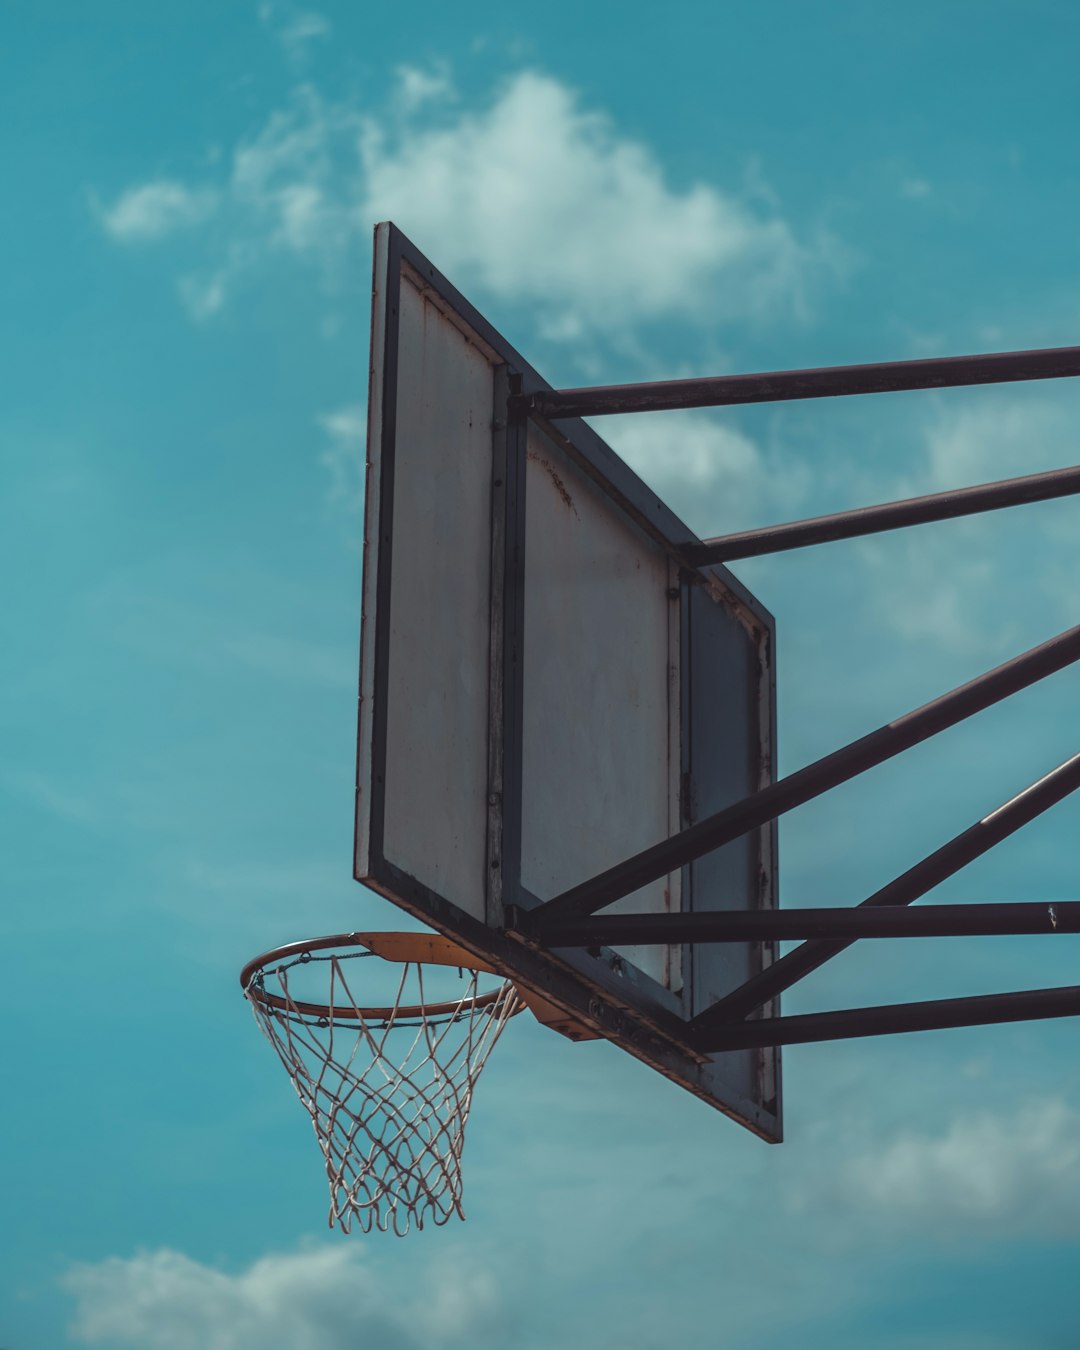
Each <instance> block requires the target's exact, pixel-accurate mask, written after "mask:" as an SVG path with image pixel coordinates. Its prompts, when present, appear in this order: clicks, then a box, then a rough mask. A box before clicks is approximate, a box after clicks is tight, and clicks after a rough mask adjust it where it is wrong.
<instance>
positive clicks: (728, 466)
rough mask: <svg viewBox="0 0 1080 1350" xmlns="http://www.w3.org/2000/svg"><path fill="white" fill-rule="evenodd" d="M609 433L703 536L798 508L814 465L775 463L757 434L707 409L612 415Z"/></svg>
mask: <svg viewBox="0 0 1080 1350" xmlns="http://www.w3.org/2000/svg"><path fill="white" fill-rule="evenodd" d="M601 430H602V432H603V435H604V436H605V438H606V439H607V440H608V441H609V442H610V443H611V445H612V446H613V447H614V448H615V450H617V451H618V453H619V454H620V455H621V456H622V457H623V458H624V459H625V460H626V461H627V463H628V464H630V466H631V467H632V468H633V469H634V470H636V472H637V473H639V474H640V475H641V476H642V478H644V479H645V481H646V482H647V483H648V484H649V486H650V487H652V488H653V489H654V490H655V491H656V492H658V493H659V494H660V496H661V497H663V498H664V500H665V501H667V502H668V503H669V504H670V505H671V506H672V507H673V508H674V509H675V510H676V511H678V512H679V513H680V514H681V515H682V516H683V517H684V518H685V520H686V521H687V523H688V524H689V525H690V526H691V527H692V528H694V529H697V530H698V532H699V533H700V534H703V535H714V534H719V533H721V532H722V531H723V530H726V529H736V528H750V527H751V526H753V525H756V524H761V523H762V521H763V520H765V519H772V518H777V517H781V516H783V515H785V514H790V513H794V512H797V511H798V509H799V507H800V505H801V503H802V500H803V498H804V495H805V492H806V488H807V485H808V480H809V471H808V470H807V469H806V467H805V466H804V465H800V464H798V463H795V464H792V463H787V464H785V465H783V466H782V467H781V466H779V465H777V464H775V463H774V462H773V458H772V456H771V455H769V454H768V453H766V452H765V451H764V450H762V448H761V447H760V446H759V445H758V444H757V443H756V442H755V441H754V440H753V439H751V437H749V436H747V435H745V434H744V433H743V432H741V431H739V430H737V429H736V428H734V427H731V426H727V425H725V424H724V423H723V422H722V421H721V420H720V419H719V418H717V417H714V416H713V415H711V414H710V413H707V412H676V413H668V414H665V415H664V416H663V417H661V418H657V417H623V418H619V417H612V418H605V419H604V425H603V426H602V428H601Z"/></svg>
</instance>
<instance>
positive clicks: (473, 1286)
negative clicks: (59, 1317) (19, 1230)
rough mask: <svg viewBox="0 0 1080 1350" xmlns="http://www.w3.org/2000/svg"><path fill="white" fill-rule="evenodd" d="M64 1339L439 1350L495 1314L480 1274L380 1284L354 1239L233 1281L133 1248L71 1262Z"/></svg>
mask: <svg viewBox="0 0 1080 1350" xmlns="http://www.w3.org/2000/svg"><path fill="white" fill-rule="evenodd" d="M62 1283H63V1286H64V1288H65V1289H66V1290H67V1292H68V1293H69V1294H71V1295H72V1296H73V1297H74V1299H75V1304H76V1310H75V1317H74V1320H73V1321H72V1324H71V1327H70V1332H71V1335H72V1336H73V1337H74V1338H75V1339H76V1340H77V1341H80V1342H82V1343H83V1344H88V1345H108V1346H111V1347H116V1350H120V1347H132V1348H133V1350H134V1348H136V1347H137V1350H262V1347H264V1346H268V1345H273V1346H274V1347H276V1350H309V1348H310V1347H312V1346H315V1345H317V1346H319V1347H320V1350H353V1347H355V1346H356V1345H358V1344H366V1345H378V1346H380V1347H383V1348H384V1350H419V1347H420V1346H429V1347H432V1350H444V1348H445V1350H450V1347H457V1346H466V1345H472V1344H475V1343H476V1342H477V1337H478V1336H481V1335H483V1343H484V1344H495V1343H496V1342H494V1341H492V1340H489V1339H488V1337H487V1335H484V1333H485V1332H487V1331H488V1330H489V1328H490V1325H491V1323H492V1321H493V1320H495V1319H496V1316H497V1312H498V1306H499V1295H498V1291H497V1289H496V1286H495V1281H494V1280H493V1279H492V1278H491V1276H489V1275H488V1274H487V1273H486V1272H485V1270H484V1269H483V1268H477V1267H466V1266H464V1265H463V1264H461V1263H458V1262H453V1261H450V1260H443V1261H442V1262H441V1263H431V1262H428V1263H427V1264H426V1266H425V1267H422V1268H420V1269H415V1270H414V1278H412V1279H410V1281H409V1286H408V1287H407V1288H403V1287H401V1282H400V1281H399V1282H397V1283H388V1282H387V1281H385V1280H383V1279H381V1278H380V1277H379V1275H378V1274H377V1273H376V1271H375V1270H373V1269H372V1268H371V1266H370V1265H369V1262H368V1258H367V1250H366V1248H363V1247H361V1246H359V1245H357V1244H349V1245H344V1244H343V1245H339V1246H334V1247H311V1248H308V1249H304V1250H301V1251H298V1252H291V1253H281V1254H272V1255H269V1256H264V1257H261V1258H260V1259H259V1260H257V1261H255V1262H253V1263H252V1264H251V1265H250V1266H248V1267H247V1268H246V1269H245V1270H241V1271H238V1272H236V1273H235V1274H232V1273H229V1272H226V1271H224V1270H220V1269H217V1268H215V1267H213V1266H208V1265H203V1264H202V1263H200V1262H198V1261H195V1260H192V1259H191V1258H190V1257H188V1256H185V1255H183V1254H182V1253H180V1252H176V1251H169V1250H159V1251H154V1252H141V1253H139V1254H137V1255H135V1256H133V1257H130V1258H126V1259H125V1258H122V1257H113V1258H111V1259H109V1260H106V1261H102V1262H98V1263H96V1264H92V1265H91V1264H87V1265H80V1266H76V1267H75V1268H74V1269H73V1270H71V1271H70V1272H69V1273H68V1274H67V1275H66V1277H65V1278H64V1279H63V1282H62Z"/></svg>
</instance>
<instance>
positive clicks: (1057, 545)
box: [858, 391, 1077, 658]
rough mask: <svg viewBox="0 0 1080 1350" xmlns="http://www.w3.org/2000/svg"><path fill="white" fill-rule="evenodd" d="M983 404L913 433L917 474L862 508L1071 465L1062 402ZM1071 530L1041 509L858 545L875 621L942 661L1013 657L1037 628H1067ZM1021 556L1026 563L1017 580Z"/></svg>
mask: <svg viewBox="0 0 1080 1350" xmlns="http://www.w3.org/2000/svg"><path fill="white" fill-rule="evenodd" d="M980 393H981V394H982V397H981V398H980V399H979V401H978V403H975V404H974V405H969V406H966V407H959V408H956V407H954V408H952V409H945V410H941V411H939V412H938V414H937V415H936V416H934V417H933V419H932V420H931V421H930V422H929V423H928V424H926V425H925V426H924V428H923V429H922V433H921V435H922V446H921V450H920V453H919V455H918V459H917V468H915V469H914V470H913V471H908V472H907V473H905V475H904V476H903V477H902V478H893V479H892V481H891V482H889V483H887V484H882V483H881V482H880V481H878V482H877V483H876V485H875V486H874V488H873V489H872V490H871V489H870V488H869V486H868V488H867V490H866V493H865V495H866V499H867V500H871V499H872V500H878V501H883V500H887V499H889V498H902V497H912V496H919V495H922V494H924V493H929V492H940V491H943V490H946V489H951V488H958V487H970V486H973V485H975V484H977V483H987V482H993V481H995V480H997V479H1002V478H1011V477H1015V476H1020V475H1023V474H1030V473H1037V472H1041V471H1044V470H1048V469H1051V468H1054V467H1057V466H1060V465H1065V464H1069V463H1074V462H1075V460H1076V443H1077V417H1076V412H1075V411H1074V410H1073V409H1072V408H1071V406H1070V405H1069V404H1068V403H1067V402H1063V401H1061V400H1059V399H1055V398H1052V397H1049V396H1047V395H1046V394H1044V393H1040V392H1038V391H1034V392H1031V393H1029V394H1027V395H1024V394H1019V395H1014V396H1009V395H1007V394H1005V393H1004V392H1003V391H994V392H993V393H987V392H986V391H980ZM916 434H918V432H916ZM1074 522H1075V514H1074V512H1073V511H1071V510H1070V508H1069V506H1068V505H1067V504H1063V506H1061V505H1059V506H1054V505H1050V504H1040V505H1038V506H1025V507H1020V508H1017V509H1015V510H1007V511H1003V512H990V513H988V514H985V515H976V516H973V517H970V518H966V519H959V520H954V521H948V522H944V523H941V524H934V525H926V526H920V527H918V528H916V529H913V530H907V531H901V532H900V533H899V534H898V535H893V536H888V535H886V536H882V537H880V538H878V539H872V540H866V541H863V542H862V543H861V544H860V545H859V546H858V549H859V556H860V558H861V560H862V563H863V565H864V567H865V568H866V569H867V573H868V576H870V577H872V578H873V582H874V589H873V595H874V605H875V610H876V613H877V614H878V615H880V616H885V617H886V618H887V621H888V624H889V626H890V627H891V628H892V629H893V630H894V631H895V632H897V633H899V634H901V635H902V636H903V637H905V638H908V639H910V640H913V641H925V642H927V643H932V644H934V645H935V646H938V647H941V648H944V649H946V650H951V651H954V652H962V653H971V654H973V655H974V654H980V655H982V656H987V657H995V658H997V657H1001V656H1004V655H1008V654H1010V652H1011V651H1012V650H1013V649H1015V650H1016V651H1019V650H1021V648H1022V647H1023V646H1024V645H1026V644H1027V643H1029V642H1035V641H1038V640H1040V631H1039V626H1040V625H1061V626H1064V625H1066V624H1071V623H1072V622H1074V621H1075V620H1074V618H1073V614H1074V610H1075V587H1076V576H1075V570H1076V561H1075V560H1076V556H1077V555H1076V548H1075V540H1076V529H1075V523H1074ZM1004 541H1009V546H1005V542H1004ZM1018 551H1022V552H1023V554H1024V557H1025V563H1024V566H1023V567H1022V568H1019V569H1018V568H1017V567H1016V565H1015V559H1016V556H1017V553H1018ZM1051 631H1052V629H1048V631H1046V632H1042V633H1041V637H1049V636H1050V635H1051Z"/></svg>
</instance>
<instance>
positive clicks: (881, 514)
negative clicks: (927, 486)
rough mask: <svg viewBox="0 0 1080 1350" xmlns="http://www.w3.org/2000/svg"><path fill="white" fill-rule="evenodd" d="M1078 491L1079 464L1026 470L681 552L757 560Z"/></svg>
mask: <svg viewBox="0 0 1080 1350" xmlns="http://www.w3.org/2000/svg"><path fill="white" fill-rule="evenodd" d="M1077 492H1080V466H1075V467H1073V468H1068V469H1052V470H1051V471H1050V472H1049V473H1032V474H1026V475H1025V476H1024V477H1022V478H1004V479H1002V480H1000V481H999V482H996V483H980V484H979V485H978V486H977V487H969V488H957V489H955V490H953V491H950V492H934V493H931V494H929V495H928V496H925V497H908V498H906V499H905V500H904V501H899V502H885V503H884V504H882V505H880V506H862V507H859V508H858V509H857V510H854V511H838V512H836V513H835V514H833V515H829V516H815V517H813V519H810V520H796V521H792V522H791V523H790V524H787V525H766V526H765V527H764V528H762V529H758V530H743V531H741V532H740V533H739V534H726V535H722V536H720V537H719V538H717V539H706V540H705V541H704V543H701V544H690V545H688V546H687V547H685V548H684V550H683V552H684V553H685V554H686V556H687V557H688V558H689V560H690V561H691V562H693V563H695V564H696V565H697V566H699V567H700V566H704V565H705V564H706V563H718V562H731V561H732V560H734V559H736V558H757V557H760V556H761V555H763V554H766V553H783V552H785V551H786V550H788V549H793V548H806V547H808V546H809V545H811V544H828V543H833V542H835V541H836V540H838V539H857V538H859V537H860V536H862V535H867V534H881V533H883V532H884V531H886V530H899V529H903V528H905V527H906V526H909V525H926V524H929V523H930V522H931V521H935V520H955V519H956V518H957V517H959V516H972V515H976V514H977V513H978V512H980V511H1000V510H1002V509H1004V508H1005V507H1009V506H1021V505H1023V504H1024V503H1026V502H1045V501H1050V500H1052V499H1053V498H1055V497H1069V496H1072V495H1073V494H1074V493H1077Z"/></svg>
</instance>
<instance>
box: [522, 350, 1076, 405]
mask: <svg viewBox="0 0 1080 1350" xmlns="http://www.w3.org/2000/svg"><path fill="white" fill-rule="evenodd" d="M1071 375H1080V347H1050V348H1044V349H1043V350H1041V351H1028V352H987V353H985V354H980V355H977V356H943V357H934V358H933V359H932V360H928V361H884V362H880V363H875V364H873V365H859V366H827V367H825V368H823V369H820V370H779V371H771V372H768V373H761V374H754V375H717V376H712V377H709V378H706V379H698V380H658V381H653V382H651V383H648V384H612V385H603V386H597V387H593V388H588V389H545V390H538V391H537V392H535V393H531V394H518V395H515V396H512V397H511V398H510V400H509V406H510V409H511V411H512V412H524V413H527V414H528V415H529V416H531V417H543V418H552V417H600V416H604V415H606V414H609V413H632V412H670V411H672V410H674V409H676V408H719V407H728V406H731V405H733V404H739V403H779V402H784V401H787V400H790V399H805V398H835V397H839V396H842V395H847V394H887V393H896V392H899V391H901V390H905V389H948V388H955V387H957V386H960V385H971V384H1009V383H1014V382H1016V381H1018V380H1053V379H1061V378H1063V377H1066V376H1071Z"/></svg>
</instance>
